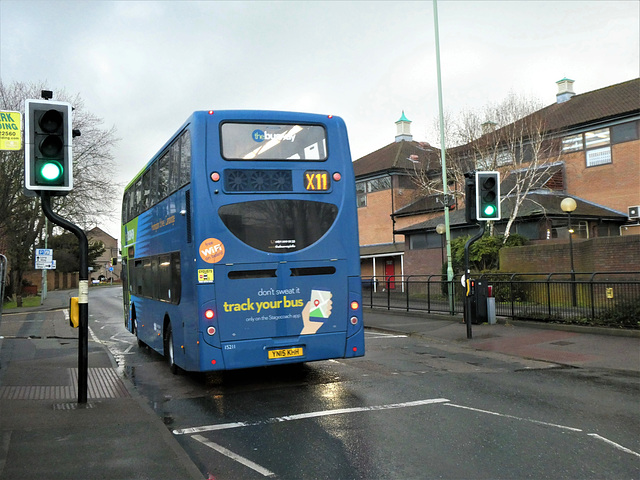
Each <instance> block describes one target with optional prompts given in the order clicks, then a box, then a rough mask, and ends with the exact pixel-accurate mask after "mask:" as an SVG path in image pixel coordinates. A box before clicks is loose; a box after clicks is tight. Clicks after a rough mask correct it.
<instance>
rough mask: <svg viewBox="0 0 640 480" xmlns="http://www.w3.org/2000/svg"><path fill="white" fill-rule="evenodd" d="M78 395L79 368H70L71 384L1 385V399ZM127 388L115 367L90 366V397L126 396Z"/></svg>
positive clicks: (88, 373)
mask: <svg viewBox="0 0 640 480" xmlns="http://www.w3.org/2000/svg"><path fill="white" fill-rule="evenodd" d="M77 396H78V369H77V368H70V369H69V385H53V386H42V385H5V386H0V400H69V399H73V398H77ZM129 396H130V395H129V392H128V391H127V388H126V387H125V386H124V383H122V380H120V378H119V377H118V374H117V373H116V371H115V370H114V369H113V368H89V369H88V372H87V397H88V398H93V399H97V398H126V397H129Z"/></svg>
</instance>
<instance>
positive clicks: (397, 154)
mask: <svg viewBox="0 0 640 480" xmlns="http://www.w3.org/2000/svg"><path fill="white" fill-rule="evenodd" d="M396 127H397V135H396V137H395V142H393V143H391V144H389V145H387V146H385V147H382V148H381V149H379V150H376V151H375V152H372V153H370V154H368V155H365V156H364V157H362V158H359V159H358V160H356V161H355V162H354V163H353V169H354V172H355V176H356V190H357V196H358V231H359V235H360V259H361V269H362V276H363V277H368V276H372V275H375V276H382V275H386V276H390V275H402V274H403V273H404V267H403V256H404V246H405V239H404V235H402V234H397V233H395V231H396V230H397V229H398V228H402V227H404V226H407V225H409V224H410V223H411V222H413V223H415V222H416V221H420V220H423V219H425V218H427V217H426V216H422V217H421V216H420V215H414V216H413V218H411V219H410V222H407V221H406V219H405V218H396V217H394V216H393V214H394V212H396V211H397V210H399V209H402V208H404V207H406V206H407V205H410V204H414V203H415V202H416V201H418V200H419V199H420V194H419V190H418V188H417V186H416V184H415V182H414V181H413V179H412V174H413V172H414V165H419V166H420V167H421V168H423V169H426V170H432V171H438V169H439V165H440V159H439V155H438V152H437V151H436V150H435V149H433V148H431V147H430V146H429V145H428V144H425V143H420V142H416V141H414V140H413V137H412V135H411V121H410V120H409V119H407V117H406V116H405V114H404V112H402V116H401V117H400V119H399V120H398V121H397V122H396Z"/></svg>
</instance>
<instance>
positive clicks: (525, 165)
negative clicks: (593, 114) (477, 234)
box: [413, 93, 561, 241]
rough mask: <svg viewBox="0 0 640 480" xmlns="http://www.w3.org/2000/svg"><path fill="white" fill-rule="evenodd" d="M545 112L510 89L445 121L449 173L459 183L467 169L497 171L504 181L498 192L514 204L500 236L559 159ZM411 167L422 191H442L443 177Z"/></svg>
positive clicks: (557, 148) (462, 183)
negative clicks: (497, 99)
mask: <svg viewBox="0 0 640 480" xmlns="http://www.w3.org/2000/svg"><path fill="white" fill-rule="evenodd" d="M544 113H545V109H543V108H542V105H541V104H540V103H539V102H538V101H536V100H533V99H530V98H527V97H524V96H518V95H516V94H513V93H512V94H510V95H509V96H508V97H507V98H506V99H505V100H503V101H502V102H500V103H498V104H495V105H488V106H487V107H485V108H484V109H483V110H482V111H480V112H475V111H464V112H462V113H461V114H460V116H459V117H458V119H457V121H452V120H451V119H450V120H449V122H448V125H446V126H445V129H447V130H448V132H447V135H446V138H447V139H448V140H447V141H450V142H451V145H448V146H447V147H448V148H447V176H448V177H449V178H452V179H455V183H456V184H457V185H458V186H462V185H464V174H465V173H466V172H469V171H473V170H497V171H500V172H501V177H502V183H503V185H509V190H508V191H502V192H501V194H502V198H503V199H504V198H505V197H509V198H510V199H511V201H510V205H512V206H513V208H512V209H510V211H509V219H508V221H507V225H506V228H505V232H504V236H505V241H506V239H507V237H508V236H509V233H510V230H511V226H512V225H513V222H514V221H515V219H516V218H517V216H518V212H519V210H520V207H521V206H522V203H523V202H524V200H525V198H526V197H527V195H528V194H529V193H530V192H531V191H532V190H535V189H537V188H539V186H540V185H541V184H543V183H544V181H545V180H546V179H548V177H549V172H550V169H551V168H552V167H553V166H554V165H556V164H557V162H558V161H559V160H560V155H561V150H560V148H559V147H558V144H557V142H556V141H554V139H553V138H552V135H551V134H550V132H549V131H548V130H547V127H546V122H545V115H544ZM415 170H416V172H415V174H414V175H413V177H414V181H416V183H417V184H418V185H419V186H420V187H421V189H422V190H423V192H425V193H427V194H429V193H438V192H439V191H441V189H442V182H440V183H438V179H437V176H434V175H429V174H428V173H427V172H424V171H418V170H419V169H415ZM510 177H511V178H510ZM509 178H510V181H508V182H506V180H507V179H509ZM455 193H456V195H458V196H463V195H464V189H463V188H458V189H457V190H456V192H455ZM492 232H493V229H492Z"/></svg>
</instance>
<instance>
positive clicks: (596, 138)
mask: <svg viewBox="0 0 640 480" xmlns="http://www.w3.org/2000/svg"><path fill="white" fill-rule="evenodd" d="M584 143H585V147H586V148H587V149H589V148H594V147H601V146H603V145H609V143H610V141H609V129H608V128H601V129H600V130H593V131H591V132H586V133H585V134H584Z"/></svg>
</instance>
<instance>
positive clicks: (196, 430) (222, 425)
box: [173, 398, 449, 435]
mask: <svg viewBox="0 0 640 480" xmlns="http://www.w3.org/2000/svg"><path fill="white" fill-rule="evenodd" d="M448 401H449V400H448V399H446V398H430V399H426V400H416V401H415V402H404V403H390V404H387V405H373V406H370V407H354V408H338V409H335V410H321V411H318V412H308V413H298V414H296V415H285V416H284V417H272V418H269V419H267V420H259V421H257V422H232V423H219V424H217V425H203V426H200V427H191V428H181V429H176V430H174V431H173V433H174V435H185V434H191V433H202V432H211V431H214V430H228V429H230V428H239V427H252V426H257V425H267V424H269V423H279V422H289V421H292V420H305V419H308V418H317V417H327V416H330V415H344V414H347V413H358V412H374V411H379V410H391V409H395V408H407V407H418V406H422V405H431V404H434V403H445V402H448Z"/></svg>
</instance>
